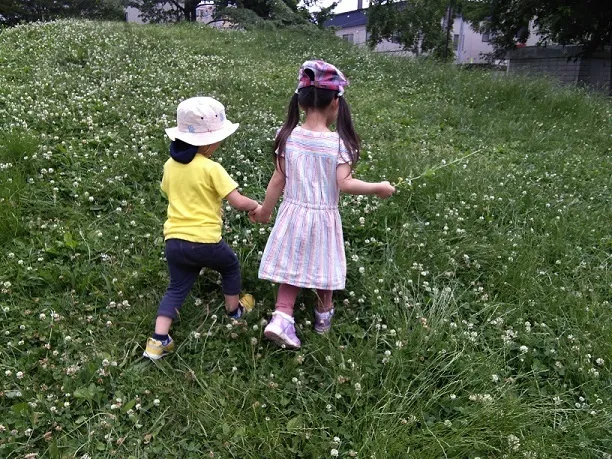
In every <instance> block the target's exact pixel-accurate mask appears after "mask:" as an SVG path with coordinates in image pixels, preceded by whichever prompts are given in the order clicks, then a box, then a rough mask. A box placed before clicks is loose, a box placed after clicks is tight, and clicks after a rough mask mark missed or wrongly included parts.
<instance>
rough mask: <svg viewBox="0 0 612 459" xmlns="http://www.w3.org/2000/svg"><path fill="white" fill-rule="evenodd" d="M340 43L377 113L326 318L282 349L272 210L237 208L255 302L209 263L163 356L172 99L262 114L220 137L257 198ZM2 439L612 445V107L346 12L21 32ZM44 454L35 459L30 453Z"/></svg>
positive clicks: (4, 183) (9, 39)
mask: <svg viewBox="0 0 612 459" xmlns="http://www.w3.org/2000/svg"><path fill="white" fill-rule="evenodd" d="M312 57H317V58H322V59H326V60H328V61H331V62H333V63H334V64H336V65H337V66H338V67H339V68H341V69H342V70H343V71H344V72H345V73H346V74H347V76H348V78H349V80H350V81H351V85H350V86H349V88H348V90H347V93H346V97H347V100H348V101H349V103H350V104H351V106H352V110H353V113H354V117H355V124H356V127H357V130H358V131H359V132H360V134H361V135H362V137H363V138H364V147H363V151H362V158H363V160H362V161H361V163H360V164H359V165H358V168H357V171H356V173H357V175H358V176H359V177H363V178H365V179H380V178H381V177H385V178H387V179H388V180H391V181H392V182H393V183H396V184H397V188H398V192H397V194H396V195H395V196H394V197H393V198H392V199H390V200H389V201H384V202H382V201H379V200H377V199H375V198H369V197H365V198H360V197H351V196H345V197H343V198H342V201H341V213H342V218H343V222H344V229H345V239H346V252H347V259H348V281H347V289H346V290H345V291H343V292H338V293H337V294H336V295H335V303H336V311H337V314H336V316H335V319H334V326H333V329H332V332H331V333H329V334H328V335H326V336H319V335H317V334H316V333H314V332H313V331H312V324H311V321H312V317H311V315H312V304H313V302H314V295H313V294H312V292H303V293H302V295H301V296H300V298H299V300H298V303H299V304H298V307H297V311H296V319H297V324H298V332H299V334H300V336H301V338H302V341H303V343H304V346H303V348H302V349H301V350H300V351H298V352H287V351H283V350H279V349H277V348H275V347H274V346H273V345H271V344H269V343H267V342H266V341H265V339H264V338H263V334H262V330H263V327H264V326H265V321H266V320H267V319H268V317H269V313H270V312H271V310H272V309H273V307H274V300H275V289H274V286H272V285H270V284H268V283H265V282H261V281H258V280H257V276H256V274H257V268H258V262H259V256H260V255H259V254H260V252H261V250H263V247H264V244H265V241H266V238H267V234H268V231H267V228H265V227H263V228H259V227H253V226H252V225H251V224H250V223H249V222H248V219H247V218H246V216H245V215H243V214H241V213H237V212H235V211H233V210H231V209H228V210H226V211H225V222H226V228H225V233H224V237H225V239H226V240H227V241H228V242H229V243H230V244H231V245H232V246H233V247H234V249H235V250H236V252H237V253H238V255H239V257H240V260H241V264H242V272H243V279H244V285H245V289H246V290H248V291H250V292H252V293H253V294H254V295H255V296H256V298H257V300H258V304H257V308H256V310H255V311H254V312H253V313H251V314H250V315H249V316H248V317H247V318H246V321H241V322H239V323H232V322H229V321H228V320H226V319H225V317H224V314H223V307H222V298H221V294H220V287H219V279H218V277H217V276H215V275H214V274H212V273H204V274H203V275H202V276H201V279H200V281H199V282H198V284H197V285H196V287H195V289H194V291H193V294H192V296H191V297H190V298H189V299H188V301H187V303H186V304H185V306H184V308H183V310H182V311H181V316H180V319H179V320H178V321H177V322H176V323H175V324H174V326H173V330H172V335H173V337H174V338H175V340H176V342H177V344H178V349H177V352H176V353H175V354H174V355H172V356H169V357H167V358H165V359H164V360H162V361H160V362H158V363H157V364H153V363H151V362H148V361H143V360H142V359H141V358H140V356H141V354H142V347H143V345H144V343H145V340H146V338H147V336H148V335H149V333H150V332H151V330H152V324H153V321H154V318H155V311H156V307H157V303H158V301H159V300H160V298H161V295H162V294H163V292H164V290H165V287H166V283H167V280H168V278H167V274H166V266H165V262H164V260H163V240H162V234H161V228H162V224H163V221H164V218H165V210H166V209H165V206H166V203H165V202H164V201H163V198H162V197H161V196H160V193H159V191H158V187H159V180H160V176H161V168H162V165H163V163H164V161H165V160H166V157H167V152H166V149H167V142H166V140H165V139H164V135H163V129H164V128H165V127H168V126H171V125H173V123H174V116H175V109H176V105H177V103H178V101H180V100H182V99H184V98H187V97H191V96H194V95H212V96H214V97H217V98H218V99H220V100H221V101H222V102H223V103H224V104H225V105H226V108H227V114H228V117H229V118H230V119H231V120H232V121H236V122H240V124H241V127H240V130H239V131H238V132H237V133H236V135H234V136H233V137H232V138H230V139H228V141H227V142H226V143H225V144H224V146H223V148H222V149H221V150H220V151H219V152H218V154H216V156H215V157H216V159H217V160H218V161H220V162H221V163H222V164H223V165H224V167H225V168H226V169H227V170H228V171H229V172H230V173H231V174H232V175H233V176H234V178H235V179H236V180H237V181H238V182H239V184H240V187H241V189H242V191H243V192H244V193H245V194H247V195H250V196H253V197H256V198H259V199H262V198H263V196H264V189H265V185H266V183H267V180H268V179H269V177H270V175H271V173H272V170H273V165H272V161H271V159H270V158H271V155H270V148H271V144H272V141H271V140H272V137H273V135H274V132H275V130H276V128H277V127H278V126H279V125H280V124H281V123H282V120H283V119H284V116H285V112H286V105H287V103H288V99H289V97H290V95H291V94H292V92H293V90H294V85H295V81H294V80H295V74H296V71H297V68H298V66H299V65H300V63H301V62H302V61H304V60H306V59H308V58H312ZM0 72H1V73H2V75H3V77H4V78H3V80H2V81H0V120H1V121H2V126H3V127H4V130H3V132H2V134H1V136H0V164H1V166H2V167H1V168H0V205H1V206H0V247H1V250H0V317H1V321H0V334H2V341H1V342H0V370H1V371H2V374H3V379H2V381H1V382H0V406H1V407H2V413H3V416H2V419H0V456H2V457H7V458H15V457H24V456H25V457H27V456H26V455H27V454H35V453H38V454H39V457H57V458H59V457H79V458H85V457H95V458H98V457H126V458H129V457H142V458H146V457H180V458H188V457H193V458H201V457H236V458H262V457H266V458H268V457H269V458H277V457H278V458H285V457H302V458H320V457H326V456H330V457H334V456H335V455H336V454H337V455H338V457H362V458H371V457H373V458H379V459H380V458H440V457H449V458H476V457H481V458H483V457H500V458H501V457H507V458H512V457H517V458H518V457H521V458H524V457H528V458H536V457H537V458H559V457H563V458H574V457H575V458H587V457H588V458H591V457H592V458H609V457H610V456H609V455H610V452H611V451H612V443H611V440H610V439H611V438H612V437H611V436H610V432H611V430H612V418H611V416H610V410H611V403H610V401H611V400H610V385H611V382H612V379H611V374H610V370H609V369H610V362H611V361H612V346H611V341H610V338H609V337H610V333H611V322H610V294H609V292H610V286H611V285H612V277H611V271H610V260H611V258H610V257H611V256H612V245H611V240H612V239H611V238H610V231H609V220H610V215H611V210H612V209H611V204H610V186H611V181H610V173H609V171H610V170H611V166H612V164H611V160H610V153H611V147H610V132H611V131H610V125H611V121H612V110H611V108H610V105H609V101H607V100H605V99H604V98H603V97H600V96H597V95H593V94H588V93H586V92H583V91H581V90H574V89H568V88H562V87H558V86H556V85H555V84H553V83H551V82H548V81H543V80H535V81H531V80H527V79H520V78H493V77H492V76H491V75H490V74H488V73H485V72H465V71H461V70H457V69H455V68H452V67H448V66H440V65H436V64H433V63H430V62H424V61H419V60H414V61H412V60H402V59H396V58H389V57H384V56H378V55H372V54H369V53H367V52H364V51H362V50H359V49H356V48H354V47H352V46H350V45H348V44H347V43H344V42H342V41H339V40H337V39H336V38H334V37H330V36H328V35H324V34H322V35H320V36H316V37H313V36H312V35H305V34H304V33H302V32H295V31H293V32H290V31H285V32H283V31H250V32H232V31H227V32H219V31H215V30H210V29H207V28H204V27H197V26H178V27H156V26H142V27H141V26H135V25H120V24H106V23H90V22H74V21H62V22H54V23H49V24H32V25H28V26H19V27H15V28H13V29H7V30H5V31H3V32H2V33H1V34H0ZM30 457H32V456H30Z"/></svg>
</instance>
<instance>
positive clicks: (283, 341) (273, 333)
mask: <svg viewBox="0 0 612 459" xmlns="http://www.w3.org/2000/svg"><path fill="white" fill-rule="evenodd" d="M264 336H265V337H266V338H268V339H269V340H271V341H274V342H275V343H276V344H278V345H279V346H280V347H282V348H290V349H299V348H300V347H301V346H302V343H301V342H300V340H299V338H298V337H297V335H296V334H295V320H293V317H291V316H290V315H288V314H285V313H284V312H280V311H275V312H274V313H273V314H272V320H271V321H270V323H269V324H268V326H267V327H266V328H265V330H264Z"/></svg>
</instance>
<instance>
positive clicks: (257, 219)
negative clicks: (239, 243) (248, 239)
mask: <svg viewBox="0 0 612 459" xmlns="http://www.w3.org/2000/svg"><path fill="white" fill-rule="evenodd" d="M249 219H250V220H251V222H252V223H268V222H269V221H270V213H268V212H265V211H264V210H263V208H262V207H261V205H258V206H257V208H256V209H254V210H252V211H250V212H249Z"/></svg>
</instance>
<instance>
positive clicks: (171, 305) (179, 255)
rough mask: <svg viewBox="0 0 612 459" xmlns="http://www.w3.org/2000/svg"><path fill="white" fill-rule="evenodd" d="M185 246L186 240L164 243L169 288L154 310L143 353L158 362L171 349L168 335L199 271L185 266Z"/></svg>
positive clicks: (171, 344) (172, 240)
mask: <svg viewBox="0 0 612 459" xmlns="http://www.w3.org/2000/svg"><path fill="white" fill-rule="evenodd" d="M185 243H186V241H181V240H178V239H170V240H168V241H166V260H167V261H168V271H169V273H170V285H168V289H167V290H166V294H165V295H164V297H163V298H162V300H161V302H160V303H159V307H158V309H157V319H156V321H155V333H154V334H153V336H152V337H151V338H149V339H148V340H147V346H146V348H145V351H144V353H143V355H144V356H145V357H148V358H150V359H152V360H157V359H160V358H162V357H163V356H164V355H166V354H168V353H169V352H172V351H173V350H174V341H172V338H170V335H169V334H168V332H169V331H170V326H171V325H172V321H173V320H174V319H175V318H176V316H177V313H178V311H179V310H180V309H181V307H182V306H183V302H184V301H185V298H187V295H188V294H189V291H190V290H191V287H192V286H193V284H194V282H195V281H196V279H197V278H198V274H199V272H200V270H199V268H197V267H194V266H191V265H189V264H186V260H185V257H184V256H183V244H185Z"/></svg>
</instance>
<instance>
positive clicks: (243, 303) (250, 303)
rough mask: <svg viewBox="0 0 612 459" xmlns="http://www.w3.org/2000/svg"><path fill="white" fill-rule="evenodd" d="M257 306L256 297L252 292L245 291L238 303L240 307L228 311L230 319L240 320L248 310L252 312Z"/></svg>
mask: <svg viewBox="0 0 612 459" xmlns="http://www.w3.org/2000/svg"><path fill="white" fill-rule="evenodd" d="M254 307H255V298H254V297H253V295H251V294H250V293H245V294H244V295H243V296H242V297H241V298H240V302H239V303H238V307H237V308H236V309H234V310H233V311H232V312H228V313H227V315H228V316H229V318H230V319H234V320H238V319H240V318H241V317H242V316H243V315H245V314H246V313H247V312H251V311H252V310H253V308H254Z"/></svg>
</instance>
